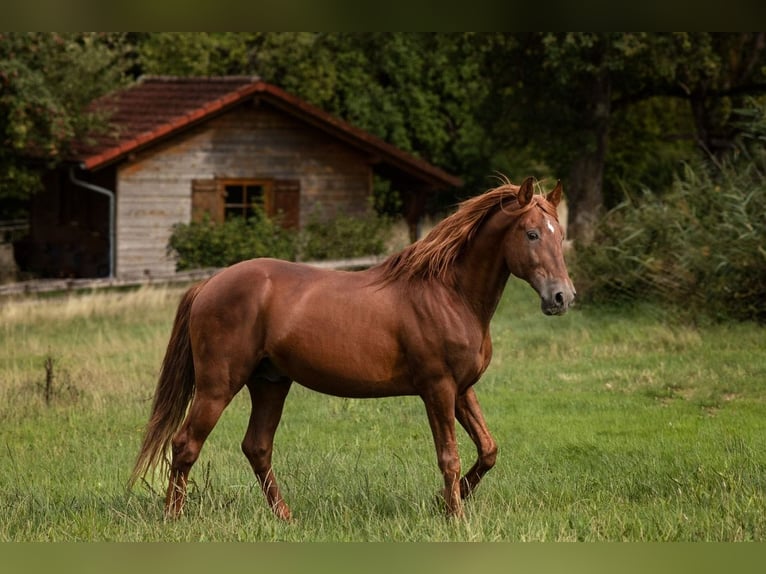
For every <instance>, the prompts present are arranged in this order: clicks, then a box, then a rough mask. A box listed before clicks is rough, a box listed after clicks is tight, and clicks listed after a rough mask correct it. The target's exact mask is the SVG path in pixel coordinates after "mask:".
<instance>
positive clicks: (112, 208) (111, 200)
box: [69, 166, 115, 279]
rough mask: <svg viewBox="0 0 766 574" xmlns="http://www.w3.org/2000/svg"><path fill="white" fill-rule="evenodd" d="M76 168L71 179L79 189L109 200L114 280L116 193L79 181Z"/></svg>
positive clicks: (112, 273) (111, 267) (110, 273)
mask: <svg viewBox="0 0 766 574" xmlns="http://www.w3.org/2000/svg"><path fill="white" fill-rule="evenodd" d="M74 170H75V168H74V166H72V167H70V168H69V179H70V181H71V182H72V183H73V184H75V185H76V186H78V187H82V188H84V189H88V190H90V191H95V192H96V193H100V194H101V195H105V196H107V197H108V198H109V278H110V279H114V260H115V250H114V248H115V240H114V233H115V229H114V221H115V197H114V192H113V191H111V190H109V189H106V188H105V187H101V186H98V185H96V184H93V183H90V182H88V181H83V180H81V179H77V178H76V177H75V175H74Z"/></svg>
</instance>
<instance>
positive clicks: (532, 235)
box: [527, 231, 540, 241]
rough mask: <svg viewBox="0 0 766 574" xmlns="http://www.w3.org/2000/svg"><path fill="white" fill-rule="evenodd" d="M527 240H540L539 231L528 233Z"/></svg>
mask: <svg viewBox="0 0 766 574" xmlns="http://www.w3.org/2000/svg"><path fill="white" fill-rule="evenodd" d="M527 239H529V240H530V241H537V240H538V239H540V234H539V233H537V231H527Z"/></svg>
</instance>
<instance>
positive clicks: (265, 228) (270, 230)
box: [168, 214, 296, 271]
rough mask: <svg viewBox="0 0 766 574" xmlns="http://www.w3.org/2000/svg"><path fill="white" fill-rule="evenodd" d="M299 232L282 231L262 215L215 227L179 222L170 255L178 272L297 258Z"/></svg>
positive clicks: (210, 224)
mask: <svg viewBox="0 0 766 574" xmlns="http://www.w3.org/2000/svg"><path fill="white" fill-rule="evenodd" d="M295 249H296V233H295V232H293V231H288V230H285V229H283V228H282V227H281V226H280V225H279V224H278V222H276V221H274V220H272V219H269V218H268V217H266V216H265V215H263V214H260V216H257V217H253V218H252V219H250V220H245V219H244V218H241V217H236V218H233V219H229V220H226V221H225V222H224V223H219V224H216V223H214V222H212V221H211V220H210V218H209V217H205V219H204V220H203V221H200V222H193V223H178V224H176V225H175V226H173V233H172V235H171V236H170V240H169V242H168V252H170V253H172V254H174V255H175V256H176V258H177V260H176V269H177V270H179V271H181V270H184V269H197V268H204V267H226V266H228V265H232V264H234V263H236V262H238V261H243V260H245V259H252V258H254V257H276V258H279V259H288V260H293V259H295V253H296V252H295Z"/></svg>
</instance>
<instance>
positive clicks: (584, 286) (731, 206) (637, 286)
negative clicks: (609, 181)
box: [573, 151, 766, 322]
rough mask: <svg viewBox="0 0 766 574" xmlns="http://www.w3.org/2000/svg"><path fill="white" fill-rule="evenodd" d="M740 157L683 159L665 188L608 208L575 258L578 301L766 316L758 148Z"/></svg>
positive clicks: (765, 157) (764, 185) (763, 179)
mask: <svg viewBox="0 0 766 574" xmlns="http://www.w3.org/2000/svg"><path fill="white" fill-rule="evenodd" d="M741 159H742V158H738V159H730V160H728V161H726V162H725V163H724V164H723V165H719V166H718V167H711V166H710V165H703V164H700V165H697V166H691V165H686V166H685V168H684V170H683V173H682V174H681V175H680V176H679V177H677V178H676V180H675V182H674V184H673V187H672V189H671V190H670V192H669V193H667V194H665V195H664V196H662V197H660V196H658V195H656V194H654V193H652V192H650V191H645V192H644V193H643V195H642V196H641V197H640V198H635V199H632V200H628V201H625V202H624V203H622V204H621V205H619V206H618V207H617V208H616V209H614V210H612V211H611V212H610V213H608V214H607V216H606V217H605V218H604V219H603V220H602V222H601V224H600V226H599V227H598V229H597V237H596V240H595V241H594V242H593V243H592V244H591V245H589V246H587V247H585V248H580V249H578V253H577V254H576V256H575V261H574V264H573V275H574V276H575V280H576V282H577V284H578V291H580V292H581V293H582V294H583V295H584V299H585V300H586V301H602V302H603V301H607V302H615V301H616V302H625V301H634V300H641V299H649V300H654V301H659V302H662V303H671V304H674V305H676V306H679V307H680V308H682V309H686V310H689V311H692V312H704V313H706V314H708V315H712V316H714V317H717V318H737V319H755V320H757V321H759V322H766V153H764V152H763V151H761V152H760V153H759V154H758V155H757V157H756V156H752V155H750V156H748V158H747V161H746V162H742V161H741Z"/></svg>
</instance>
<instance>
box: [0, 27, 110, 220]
mask: <svg viewBox="0 0 766 574" xmlns="http://www.w3.org/2000/svg"><path fill="white" fill-rule="evenodd" d="M124 48H125V45H124V43H123V41H122V38H121V36H120V35H117V34H95V33H77V34H53V33H2V34H0V140H1V141H2V145H0V206H2V207H0V220H2V219H10V218H18V217H21V216H23V215H24V214H25V202H26V200H27V199H28V198H29V196H30V195H31V194H32V193H34V192H35V191H37V190H38V189H39V186H40V179H39V177H40V169H39V168H40V167H44V166H46V165H52V164H53V163H55V162H57V161H60V160H61V159H62V158H64V157H65V156H66V153H67V150H68V146H69V144H70V142H72V141H73V140H74V138H76V137H79V136H83V135H85V134H87V133H92V131H93V130H94V129H96V128H97V127H99V126H101V127H103V122H102V120H100V119H99V118H97V117H95V116H93V115H89V114H87V113H85V112H84V111H83V110H84V109H85V107H86V105H87V103H88V102H90V101H91V100H92V99H94V98H95V97H96V96H99V95H101V94H103V93H104V92H106V91H109V90H111V89H113V88H114V87H115V86H117V85H119V83H120V81H121V79H122V67H121V62H122V56H123V53H124ZM83 78H87V81H83Z"/></svg>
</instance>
